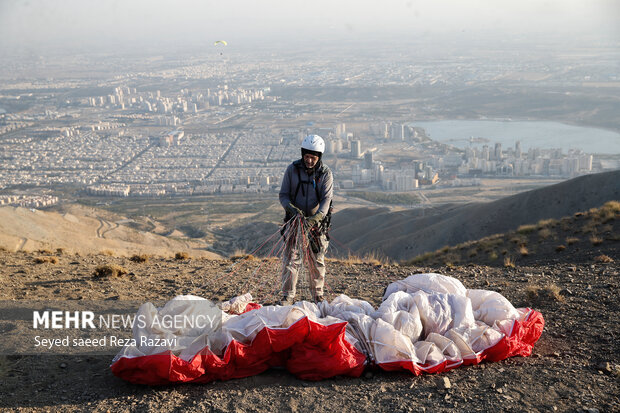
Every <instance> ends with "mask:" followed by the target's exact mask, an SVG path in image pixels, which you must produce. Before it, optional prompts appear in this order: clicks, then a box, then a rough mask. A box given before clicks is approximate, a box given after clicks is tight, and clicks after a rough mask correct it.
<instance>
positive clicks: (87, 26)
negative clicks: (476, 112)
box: [0, 0, 620, 54]
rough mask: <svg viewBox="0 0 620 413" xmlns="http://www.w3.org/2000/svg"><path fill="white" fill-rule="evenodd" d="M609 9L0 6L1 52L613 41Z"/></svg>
mask: <svg viewBox="0 0 620 413" xmlns="http://www.w3.org/2000/svg"><path fill="white" fill-rule="evenodd" d="M619 28H620V2H618V1H616V0H588V1H584V0H547V1H541V0H515V1H512V0H511V1H497V0H467V1H462V0H437V1H430V0H425V1H420V0H398V1H378V0H373V1H369V0H338V1H328V0H315V1H307V0H304V1H301V0H265V1H255V0H231V1H226V2H225V1H222V0H218V1H204V0H179V1H162V0H128V1H98V0H58V1H47V0H23V1H19V0H2V1H0V39H1V40H0V49H2V50H7V51H16V50H19V51H24V50H27V51H30V52H33V53H41V54H45V52H46V51H49V50H51V49H55V50H59V49H60V48H64V49H69V50H71V49H75V50H80V51H84V49H88V48H103V49H107V50H110V49H112V50H114V49H115V48H132V47H133V48H137V47H142V46H145V45H147V46H158V47H168V48H170V47H179V48H182V47H189V46H196V45H201V44H211V42H212V41H214V40H217V39H227V40H230V41H232V42H233V44H234V43H237V44H244V43H249V42H256V41H259V42H272V41H273V42H277V43H283V44H284V43H285V41H286V40H294V41H297V42H299V41H305V42H311V41H313V40H314V39H318V40H319V41H329V40H330V39H334V41H340V40H345V41H346V40H349V41H358V40H364V39H372V38H373V37H375V38H377V37H385V36H392V37H393V38H396V39H398V38H399V37H401V38H403V39H409V40H411V39H412V38H415V36H417V35H422V34H423V35H430V36H435V35H436V36H442V35H445V36H449V37H451V38H454V39H458V38H462V37H463V36H473V37H476V36H479V37H480V36H482V37H484V38H494V37H496V36H499V37H500V40H513V39H514V38H519V37H524V36H525V37H532V36H533V37H537V38H539V39H540V40H541V41H543V40H544V39H545V37H546V36H547V35H549V34H555V35H558V36H561V37H564V38H565V39H566V42H567V44H571V43H572V42H574V41H578V40H580V39H581V37H582V35H584V34H588V35H594V36H597V37H600V38H602V39H608V40H612V41H613V42H617V41H618V40H619V39H620V29H619Z"/></svg>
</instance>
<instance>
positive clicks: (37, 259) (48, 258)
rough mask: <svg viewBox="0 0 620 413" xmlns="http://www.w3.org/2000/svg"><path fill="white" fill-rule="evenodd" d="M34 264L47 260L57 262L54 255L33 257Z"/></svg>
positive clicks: (51, 262) (52, 262)
mask: <svg viewBox="0 0 620 413" xmlns="http://www.w3.org/2000/svg"><path fill="white" fill-rule="evenodd" d="M34 262H35V264H44V263H46V262H49V263H50V264H58V258H56V257H37V258H35V259H34Z"/></svg>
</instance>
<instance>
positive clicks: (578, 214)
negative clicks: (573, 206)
mask: <svg viewBox="0 0 620 413" xmlns="http://www.w3.org/2000/svg"><path fill="white" fill-rule="evenodd" d="M584 215H585V214H584V213H583V212H575V215H573V216H574V217H575V218H581V217H582V216H584Z"/></svg>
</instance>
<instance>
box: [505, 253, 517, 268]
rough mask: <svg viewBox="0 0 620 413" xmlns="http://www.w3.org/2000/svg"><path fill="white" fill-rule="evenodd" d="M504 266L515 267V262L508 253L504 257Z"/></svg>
mask: <svg viewBox="0 0 620 413" xmlns="http://www.w3.org/2000/svg"><path fill="white" fill-rule="evenodd" d="M504 267H506V268H514V267H515V262H514V260H513V259H512V257H511V256H509V255H507V256H505V257H504Z"/></svg>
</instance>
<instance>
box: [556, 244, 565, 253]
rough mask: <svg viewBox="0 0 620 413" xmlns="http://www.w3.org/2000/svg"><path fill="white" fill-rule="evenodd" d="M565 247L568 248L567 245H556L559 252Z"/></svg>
mask: <svg viewBox="0 0 620 413" xmlns="http://www.w3.org/2000/svg"><path fill="white" fill-rule="evenodd" d="M565 249H566V246H565V245H558V246H557V247H555V250H556V251H557V252H562V251H564V250H565Z"/></svg>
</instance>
